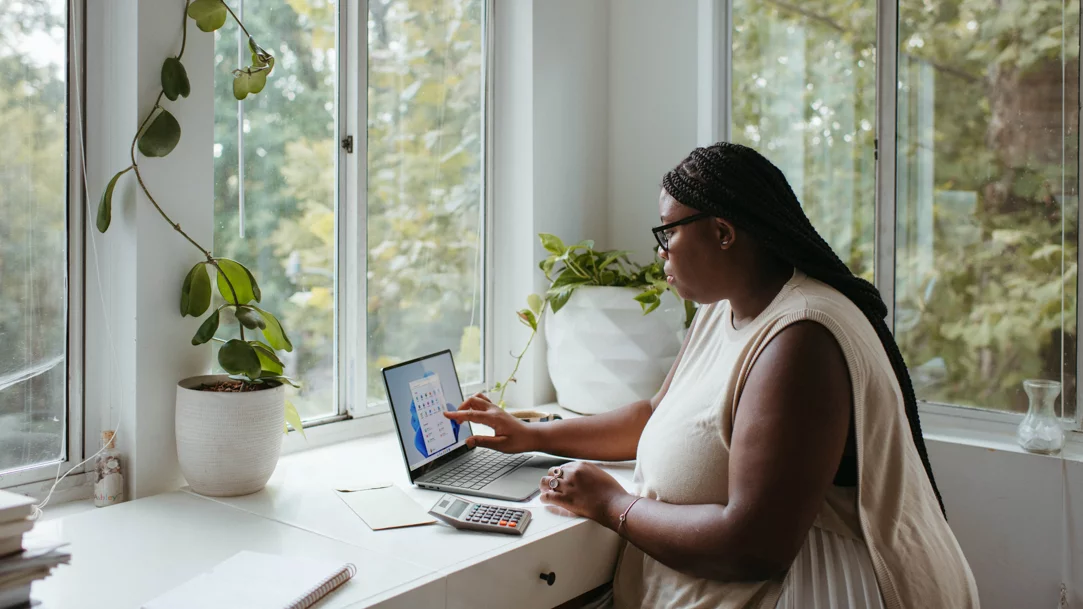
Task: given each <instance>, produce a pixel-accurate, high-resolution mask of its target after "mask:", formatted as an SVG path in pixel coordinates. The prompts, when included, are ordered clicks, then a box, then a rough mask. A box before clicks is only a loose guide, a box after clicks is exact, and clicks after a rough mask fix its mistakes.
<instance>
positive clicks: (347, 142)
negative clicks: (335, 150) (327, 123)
mask: <svg viewBox="0 0 1083 609" xmlns="http://www.w3.org/2000/svg"><path fill="white" fill-rule="evenodd" d="M342 147H343V148H345V149H346V154H353V136H352V135H347V136H346V137H344V138H342Z"/></svg>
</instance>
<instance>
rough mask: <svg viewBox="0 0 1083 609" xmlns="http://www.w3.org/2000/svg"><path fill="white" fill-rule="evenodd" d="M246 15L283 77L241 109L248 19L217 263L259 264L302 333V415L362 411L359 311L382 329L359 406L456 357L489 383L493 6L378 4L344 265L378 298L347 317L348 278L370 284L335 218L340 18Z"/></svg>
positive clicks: (251, 2) (471, 0)
mask: <svg viewBox="0 0 1083 609" xmlns="http://www.w3.org/2000/svg"><path fill="white" fill-rule="evenodd" d="M239 6H240V9H241V10H242V11H244V16H243V17H242V18H243V20H244V21H245V25H246V27H247V28H248V29H249V31H251V32H252V33H253V34H254V35H255V36H256V38H257V39H258V41H259V42H260V43H261V44H263V45H264V46H265V47H267V48H268V50H269V51H271V52H272V53H273V54H274V55H275V56H276V63H275V69H274V73H273V74H272V75H271V77H270V79H269V80H268V84H267V88H266V89H265V90H264V91H263V92H262V93H260V94H259V95H256V96H254V97H250V98H249V99H247V100H245V101H244V102H243V103H238V102H237V101H236V100H234V99H233V96H232V93H231V82H232V75H231V71H232V70H233V69H234V68H235V67H237V65H238V62H239V61H240V64H241V65H244V64H245V63H246V57H247V53H248V51H247V41H246V40H241V39H239V36H238V33H237V27H236V26H235V25H234V24H233V23H232V22H227V25H226V27H225V28H223V29H221V30H219V31H218V32H217V33H216V36H217V39H216V40H217V43H216V49H217V57H216V62H217V72H216V82H215V89H216V91H215V95H216V98H215V146H214V157H215V190H216V196H215V253H216V254H217V255H222V256H227V257H231V258H235V259H237V260H239V261H241V262H243V263H245V264H247V265H249V266H250V268H252V270H253V272H254V273H255V274H256V276H257V279H258V280H259V282H260V287H261V288H262V290H263V302H264V304H265V305H266V306H267V308H269V309H270V310H271V311H272V312H274V313H276V314H277V315H278V316H279V317H280V318H281V319H282V321H283V323H284V325H285V326H286V329H287V331H288V332H289V334H290V338H291V339H292V341H293V344H294V352H293V353H290V354H286V357H285V358H284V360H285V363H286V373H287V374H288V375H289V376H292V377H295V378H297V379H298V380H299V381H300V382H301V383H302V385H303V388H302V389H301V390H299V391H297V392H294V391H292V390H291V394H292V397H291V399H292V401H293V402H294V404H295V405H296V406H297V408H298V410H299V411H300V413H301V415H302V417H303V418H304V419H306V420H308V421H311V420H315V419H317V418H321V417H328V416H334V415H336V414H342V413H345V412H346V408H345V405H344V404H342V403H340V402H341V400H340V399H339V395H340V392H339V387H340V383H339V380H338V379H339V378H340V375H341V374H343V370H344V368H343V364H342V363H341V362H339V361H338V360H339V357H338V353H339V348H338V345H337V343H338V341H339V331H338V329H339V328H340V327H341V324H340V323H339V320H340V319H342V315H344V314H349V315H351V316H356V317H358V318H363V325H364V327H366V329H367V337H366V344H367V351H368V352H367V356H366V360H367V364H366V366H367V368H366V375H367V386H366V387H359V391H358V394H359V395H357V396H352V395H351V396H350V397H349V399H351V400H352V399H355V398H356V399H357V400H358V401H359V402H365V403H379V402H384V401H386V396H385V395H384V388H383V383H382V377H381V374H380V369H381V368H382V367H384V366H387V365H389V364H392V363H396V362H399V361H403V360H406V359H410V358H414V357H418V356H421V355H425V354H427V353H430V352H434V351H439V350H443V349H451V350H452V352H453V354H454V356H455V363H456V365H457V367H458V370H459V374H460V380H461V381H462V383H463V384H464V385H470V384H478V383H482V382H484V380H485V379H484V375H483V366H482V361H483V360H482V356H483V354H482V342H483V337H482V327H483V326H484V324H483V306H482V305H483V300H484V294H483V285H484V268H485V267H484V264H485V258H484V245H483V230H484V226H485V222H484V192H485V179H484V178H485V174H484V165H485V163H484V156H483V154H484V147H483V146H484V142H485V116H484V113H483V110H484V99H485V95H484V70H485V63H484V56H485V52H484V50H485V44H484V38H483V31H484V24H485V15H484V7H485V2H484V0H439V1H435V2H434V1H432V0H427V1H424V2H422V1H418V0H372V1H371V2H369V3H368V8H369V15H368V16H369V18H368V20H367V27H368V34H367V35H368V57H367V59H365V60H363V61H366V63H367V70H368V79H367V82H368V90H367V97H366V99H364V100H349V101H348V104H349V105H350V106H351V107H352V105H353V104H354V103H356V104H357V105H358V106H359V107H362V108H366V109H367V117H368V118H367V135H366V133H361V134H353V135H354V138H355V139H360V138H367V139H365V140H362V141H363V142H365V143H366V146H365V147H357V148H356V150H357V151H358V153H360V152H361V151H362V150H367V157H366V167H367V168H366V171H367V185H368V186H367V191H366V192H363V193H348V192H347V193H345V194H344V196H343V197H342V200H343V201H345V202H346V203H345V204H346V205H350V204H354V203H353V202H355V201H359V202H363V203H364V205H365V209H364V212H363V213H361V214H359V216H360V217H361V219H362V220H363V221H364V222H365V230H366V235H367V245H368V249H367V252H366V253H365V255H364V258H363V259H362V260H359V261H352V260H350V261H344V262H343V264H347V265H350V264H358V265H359V266H360V267H363V272H362V273H357V276H359V277H361V278H362V279H361V280H362V281H365V282H366V283H365V286H364V287H365V290H366V291H365V294H366V298H367V300H366V302H365V303H363V304H364V305H365V310H364V311H357V312H348V313H346V312H343V311H341V310H340V309H339V308H338V303H339V302H340V301H345V299H342V298H340V297H339V294H340V291H339V290H340V285H339V283H340V282H339V279H340V278H345V277H352V276H355V274H354V273H353V272H343V271H344V269H340V268H339V266H340V265H339V264H337V260H338V256H339V248H340V246H341V245H342V244H340V243H338V235H339V234H340V233H341V232H342V231H340V230H339V227H340V225H341V223H342V222H343V221H344V220H343V218H345V217H346V216H345V215H344V212H343V210H342V209H341V208H340V206H339V205H337V204H336V203H337V201H338V197H339V193H340V192H341V189H343V188H345V186H346V185H345V184H340V183H339V176H340V173H339V171H338V168H337V160H338V158H339V154H340V152H339V145H340V142H339V139H340V137H339V130H340V128H339V126H338V125H339V121H340V117H341V116H343V115H342V112H343V108H341V107H340V106H341V104H340V103H339V97H338V95H339V92H340V91H342V90H344V85H343V77H342V75H340V74H339V73H338V66H339V58H338V52H337V51H338V49H341V48H345V46H344V45H345V42H344V41H343V40H342V39H341V38H342V37H341V35H340V31H341V30H339V24H338V14H339V7H338V5H337V4H336V3H335V2H333V1H331V0H291V1H290V2H286V3H283V2H280V1H274V0H244V2H243V3H240V5H239ZM239 53H240V54H241V55H240V56H239ZM362 69H365V68H364V66H363V67H362ZM347 77H348V76H347ZM347 89H348V88H347ZM362 183H364V182H362ZM346 270H349V269H346ZM351 319H353V317H351ZM350 369H351V370H352V369H353V368H352V366H351V367H350Z"/></svg>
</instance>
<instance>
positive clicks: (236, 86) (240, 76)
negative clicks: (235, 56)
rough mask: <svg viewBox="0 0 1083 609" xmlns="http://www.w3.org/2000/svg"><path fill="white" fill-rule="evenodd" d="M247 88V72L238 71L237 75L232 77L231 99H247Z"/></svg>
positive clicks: (248, 80) (248, 84) (248, 82)
mask: <svg viewBox="0 0 1083 609" xmlns="http://www.w3.org/2000/svg"><path fill="white" fill-rule="evenodd" d="M249 86H250V78H249V76H248V72H245V71H244V70H239V71H238V73H237V74H236V75H234V77H233V97H234V98H235V99H236V100H237V101H241V100H242V99H244V98H246V97H248V93H249Z"/></svg>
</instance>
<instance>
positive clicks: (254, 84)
mask: <svg viewBox="0 0 1083 609" xmlns="http://www.w3.org/2000/svg"><path fill="white" fill-rule="evenodd" d="M270 73H271V71H270V70H262V69H257V68H252V73H251V74H249V75H248V92H249V93H251V94H252V95H255V94H256V93H259V92H260V91H262V90H263V87H266V86H267V75H268V74H270Z"/></svg>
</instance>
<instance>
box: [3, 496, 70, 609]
mask: <svg viewBox="0 0 1083 609" xmlns="http://www.w3.org/2000/svg"><path fill="white" fill-rule="evenodd" d="M33 504H34V501H33V500H32V499H30V498H28V497H23V496H22V495H16V494H14V493H9V492H6V491H0V609H9V608H11V607H27V606H30V604H31V602H30V586H31V585H32V584H33V583H34V582H35V581H37V580H39V579H45V578H46V577H48V576H49V574H50V573H52V571H53V569H54V568H55V567H56V566H57V565H62V564H67V562H68V561H69V560H70V558H71V556H70V555H69V554H68V553H67V552H63V551H61V550H60V548H61V547H63V546H62V545H58V544H57V545H42V544H40V543H33V544H30V543H27V544H24V543H23V535H24V534H25V533H28V532H29V531H30V530H31V529H33V528H34V521H33V520H30V514H31V512H32V511H33V509H34V508H33Z"/></svg>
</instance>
